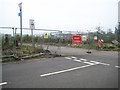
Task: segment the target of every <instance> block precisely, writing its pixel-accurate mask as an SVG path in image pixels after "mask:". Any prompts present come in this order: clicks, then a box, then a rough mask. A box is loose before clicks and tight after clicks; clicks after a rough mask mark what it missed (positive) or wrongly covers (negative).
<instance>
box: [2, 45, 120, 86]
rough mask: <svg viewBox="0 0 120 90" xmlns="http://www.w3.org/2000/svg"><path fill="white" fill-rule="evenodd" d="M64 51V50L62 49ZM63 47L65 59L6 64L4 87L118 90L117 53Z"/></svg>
mask: <svg viewBox="0 0 120 90" xmlns="http://www.w3.org/2000/svg"><path fill="white" fill-rule="evenodd" d="M63 48H64V49H63ZM86 51H87V50H85V49H74V48H68V47H62V49H61V53H62V54H64V56H63V57H55V58H36V59H30V60H27V61H21V62H16V63H6V64H3V65H2V67H3V73H2V76H3V80H2V82H1V83H0V85H1V86H2V87H3V88H118V79H119V78H118V74H119V73H118V71H119V69H120V67H119V65H118V53H117V52H112V51H110V52H109V51H95V50H93V51H92V53H91V54H87V53H86Z"/></svg>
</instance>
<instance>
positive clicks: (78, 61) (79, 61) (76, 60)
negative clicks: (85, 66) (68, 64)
mask: <svg viewBox="0 0 120 90" xmlns="http://www.w3.org/2000/svg"><path fill="white" fill-rule="evenodd" d="M74 61H77V62H82V61H81V60H77V59H76V60H74Z"/></svg>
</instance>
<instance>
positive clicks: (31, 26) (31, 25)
mask: <svg viewBox="0 0 120 90" xmlns="http://www.w3.org/2000/svg"><path fill="white" fill-rule="evenodd" d="M29 23H30V29H31V30H33V29H35V24H34V20H33V19H30V20H29Z"/></svg>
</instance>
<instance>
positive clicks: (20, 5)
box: [18, 2, 22, 46]
mask: <svg viewBox="0 0 120 90" xmlns="http://www.w3.org/2000/svg"><path fill="white" fill-rule="evenodd" d="M18 5H19V9H20V12H19V16H20V36H21V40H20V43H21V46H22V2H21V3H19V4H18Z"/></svg>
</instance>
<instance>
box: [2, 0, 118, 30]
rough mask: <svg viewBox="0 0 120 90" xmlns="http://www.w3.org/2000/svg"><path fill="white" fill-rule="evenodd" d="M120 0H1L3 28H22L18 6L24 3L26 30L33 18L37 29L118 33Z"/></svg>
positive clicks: (24, 24)
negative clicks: (98, 28) (96, 28)
mask: <svg viewBox="0 0 120 90" xmlns="http://www.w3.org/2000/svg"><path fill="white" fill-rule="evenodd" d="M118 1H119V0H0V11H1V12H0V27H3V26H4V27H19V26H20V17H19V16H18V13H19V7H18V4H19V3H20V2H22V11H23V27H24V28H25V27H26V28H29V19H34V20H35V28H41V29H43V28H44V29H58V30H62V31H87V30H95V27H96V26H99V25H100V26H102V27H103V28H104V30H105V31H106V30H107V29H109V28H111V29H112V30H114V28H115V26H116V25H117V23H118Z"/></svg>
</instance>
